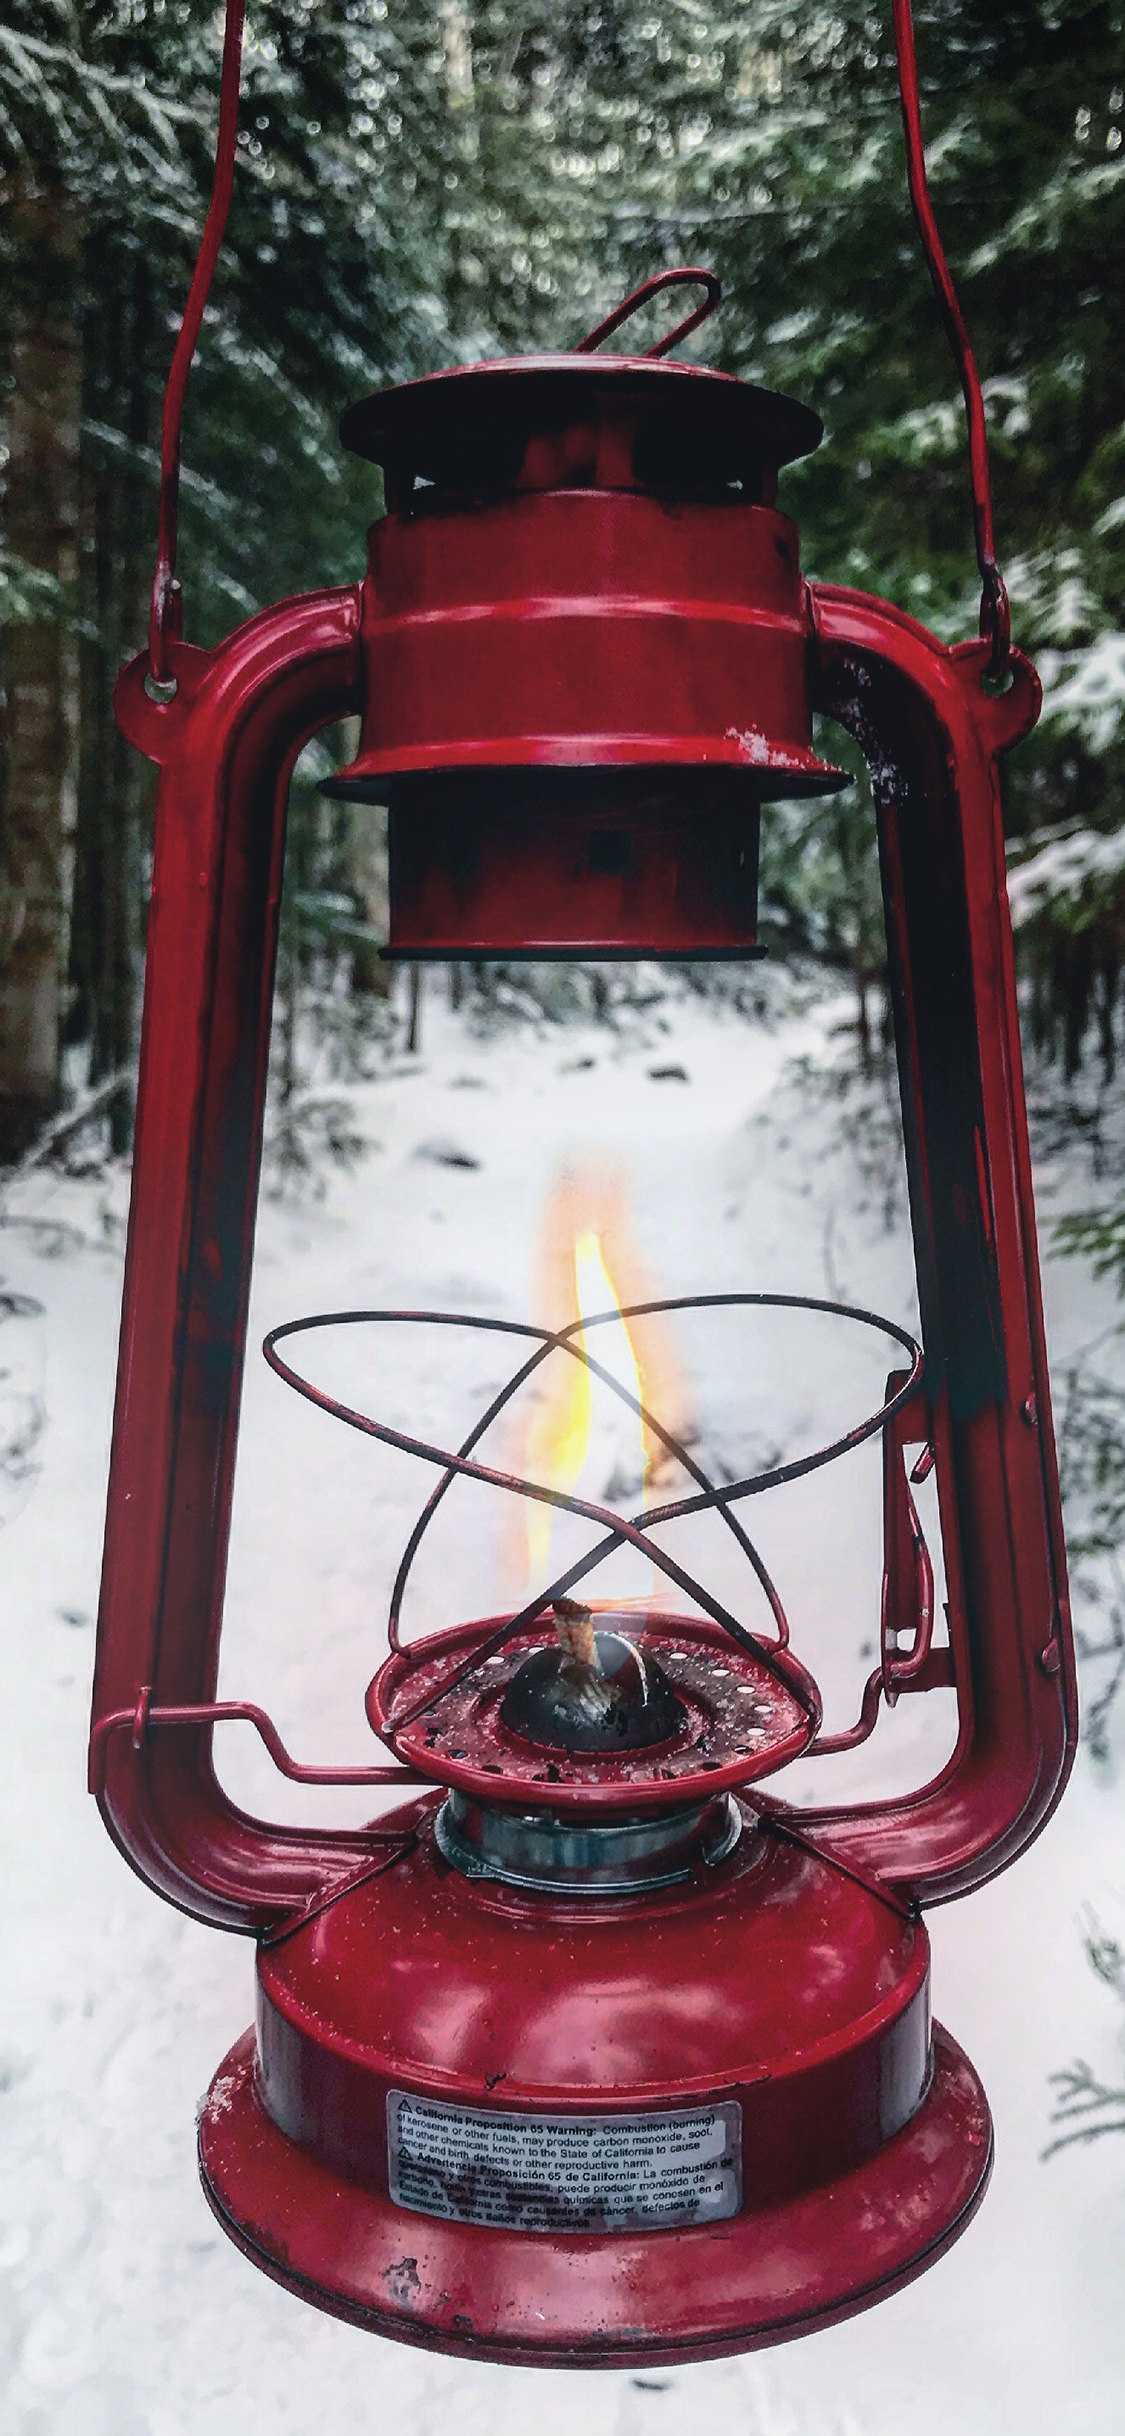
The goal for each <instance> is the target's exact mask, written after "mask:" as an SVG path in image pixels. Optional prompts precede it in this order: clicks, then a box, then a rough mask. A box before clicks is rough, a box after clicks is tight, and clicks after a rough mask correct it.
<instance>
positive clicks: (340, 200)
mask: <svg viewBox="0 0 1125 2436" xmlns="http://www.w3.org/2000/svg"><path fill="white" fill-rule="evenodd" d="M916 15H917V22H918V55H919V64H920V69H921V76H922V87H923V110H924V118H925V126H926V133H927V139H928V146H929V155H930V168H931V177H932V183H933V190H934V198H935V203H936V207H937V210H938V213H939V217H940V220H941V224H942V228H943V232H944V235H945V238H946V242H947V245H948V249H949V253H950V258H951V262H952V264H953V268H954V271H955V274H956V276H957V279H958V281H959V284H960V287H961V291H962V295H963V298H964V302H965V307H966V311H967V316H968V319H969V323H970V327H971V329H972V331H973V335H974V340H975V343H976V347H977V353H978V357H979V360H980V363H981V367H982V371H983V372H984V375H985V378H986V385H987V395H988V404H989V416H990V423H991V428H992V435H993V448H994V455H995V479H996V492H997V524H998V538H999V543H1000V549H1001V557H1002V561H1003V563H1004V564H1005V567H1006V570H1007V573H1008V576H1009V581H1010V584H1011V590H1012V596H1013V607H1014V618H1015V630H1016V634H1017V638H1018V639H1019V640H1020V641H1021V642H1023V643H1025V644H1026V645H1028V646H1029V647H1030V648H1032V649H1033V650H1034V651H1035V652H1037V654H1038V656H1039V658H1040V661H1041V665H1042V667H1043V671H1044V675H1045V678H1046V681H1047V711H1046V717H1045V719H1044V722H1043V724H1042V726H1041V727H1040V729H1039V730H1038V731H1037V734H1036V735H1035V736H1034V737H1033V738H1032V739H1031V740H1030V741H1029V743H1028V744H1027V745H1025V746H1024V747H1023V748H1021V752H1020V754H1019V756H1017V758H1016V762H1015V765H1014V767H1013V772H1012V783H1011V813H1010V817H1011V828H1012V836H1013V848H1014V853H1015V855H1016V857H1017V860H1018V872H1017V887H1016V899H1015V901H1016V908H1017V915H1018V918H1019V920H1020V922H1021V925H1022V937H1023V947H1024V957H1025V964H1026V969H1027V971H1028V972H1029V974H1030V975H1031V976H1032V978H1033V983H1034V992H1033V1015H1034V1021H1035V1024H1036V1027H1037V1034H1038V1038H1039V1040H1040V1042H1041V1044H1042V1045H1043V1047H1044V1048H1045V1050H1047V1051H1048V1052H1049V1053H1050V1054H1056V1053H1057V1054H1059V1055H1060V1056H1061V1058H1062V1060H1063V1064H1064V1067H1065V1068H1066V1070H1068V1071H1074V1070H1075V1069H1076V1066H1077V1063H1078V1061H1079V1060H1080V1059H1081V1057H1082V1056H1083V1055H1085V1054H1086V1053H1087V1048H1088V1030H1089V1024H1090V1021H1091V1019H1092V1018H1093V1019H1095V1021H1096V1028H1097V1044H1098V1046H1099V1048H1100V1052H1101V1055H1102V1057H1103V1059H1104V1060H1107V1061H1109V1062H1111V1061H1112V1057H1113V1055H1114V1053H1115V1044H1116V1036H1117V1030H1118V1027H1119V1020H1120V979H1121V969H1122V958H1121V945H1122V926H1123V923H1125V879H1123V872H1125V852H1122V851H1121V849H1120V836H1121V834H1122V831H1123V829H1125V807H1123V805H1122V801H1121V793H1122V773H1123V768H1125V748H1123V742H1122V720H1123V705H1125V607H1123V603H1122V581H1121V574H1120V548H1119V542H1120V535H1121V532H1122V530H1123V529H1125V497H1123V493H1125V371H1123V368H1122V358H1121V353H1120V348H1119V346H1118V345H1117V344H1116V343H1115V333H1116V331H1117V330H1118V329H1119V327H1120V325H1121V318H1122V302H1123V299H1122V294H1121V285H1122V265H1123V264H1125V242H1123V238H1125V227H1123V219H1125V212H1123V195H1125V167H1123V161H1122V128H1123V125H1125V117H1123V94H1122V84H1123V82H1125V40H1123V36H1125V23H1123V18H1125V8H1123V5H1122V0H1019V4H1018V5H1017V4H1016V0H919V6H918V8H917V11H916ZM220 44H221V15H220V12H218V11H217V10H216V9H215V7H214V6H213V4H212V0H208V5H206V6H204V5H202V0H10V5H9V8H8V10H7V12H6V24H5V27H4V29H3V30H2V31H0V162H2V166H3V174H4V179H5V191H6V197H7V210H6V212H5V215H4V225H3V231H2V234H0V246H2V249H3V266H4V269H5V272H6V274H7V277H6V295H7V302H6V304H5V306H4V308H3V312H2V315H0V364H2V366H3V367H6V373H7V378H8V380H9V382H10V378H11V370H12V363H13V355H14V352H15V351H16V350H17V348H18V345H19V340H20V330H21V326H22V324H23V323H24V322H26V320H27V319H28V317H29V316H34V314H35V313H36V312H37V311H39V310H41V309H42V293H41V283H42V277H43V265H42V259H41V258H39V259H36V257H35V250H34V247H33V246H31V245H30V244H29V242H28V236H27V213H26V209H21V208H20V206H21V199H22V201H23V202H24V203H26V198H27V197H28V195H30V196H31V197H33V198H34V197H35V196H36V195H37V194H40V193H42V192H44V191H47V190H51V191H55V190H58V191H61V192H62V193H63V195H64V197H65V204H66V209H67V211H68V213H69V214H70V217H71V225H72V227H73V229H74V230H75V231H76V233H77V236H76V245H75V248H74V250H73V253H72V254H71V256H69V257H68V259H67V261H66V262H65V263H64V264H62V265H61V266H60V268H59V274H58V276H59V279H60V281H61V282H62V286H63V288H64V289H65V291H66V293H65V294H63V295H62V296H61V302H62V304H63V306H64V307H65V308H66V310H68V311H69V312H70V314H71V316H72V318H73V322H74V326H75V330H76V334H77V340H78V343H79V345H80V349H81V360H82V381H83V422H82V432H81V443H80V466H79V473H80V486H81V488H80V510H79V546H78V553H77V564H76V569H75V572H74V578H73V581H68V580H66V579H65V577H64V578H60V577H59V576H58V574H57V572H54V571H52V569H51V568H49V567H46V566H44V565H37V564H35V563H33V561H32V560H31V559H30V558H29V557H28V556H27V554H26V552H25V553H24V554H23V555H22V556H21V555H20V554H19V553H18V552H17V553H14V554H13V551H12V549H11V546H10V537H9V546H8V548H7V550H6V553H5V554H3V555H0V598H2V600H3V602H4V603H5V604H6V608H7V614H8V617H9V620H21V619H22V620H24V621H27V620H29V619H31V620H33V621H39V622H49V621H51V620H55V621H57V620H59V619H62V620H64V621H69V624H70V628H71V631H72V632H73V634H74V636H75V638H76V649H77V659H78V669H79V678H78V690H79V747H78V768H77V788H78V815H77V837H76V860H75V881H74V889H73V902H72V905H71V907H70V909H69V911H70V921H69V931H70V937H71V943H72V944H71V951H70V952H71V998H70V1008H69V1016H68V1028H69V1035H70V1037H71V1038H72V1039H73V1040H75V1041H86V1042H88V1043H89V1044H90V1049H91V1076H92V1079H94V1080H96V1079H97V1077H98V1075H99V1074H101V1073H105V1072H109V1071H111V1070H113V1069H115V1068H116V1066H118V1065H119V1064H121V1063H122V1062H125V1061H126V1060H127V1057H128V1053H129V1049H130V1045H131V1041H132V1037H133V1032H134V1030H135V1020H136V978H137V970H138V964H139V949H140V940H141V925H142V918H143V917H142V905H143V895H144V883H145V843H144V841H145V835H146V822H145V802H146V795H145V782H144V776H143V773H139V772H138V771H137V770H136V768H135V767H134V766H133V765H132V760H131V757H130V756H127V755H125V754H123V753H122V751H121V749H120V748H119V747H118V745H117V744H116V743H115V741H114V738H113V734H112V730H111V727H110V724H109V717H108V701H109V694H110V689H111V683H112V677H113V674H114V672H115V669H116V667H117V665H119V663H120V661H121V660H122V659H123V658H124V657H125V656H126V655H127V653H128V651H129V650H130V649H131V648H134V647H135V646H136V644H137V642H138V641H139V639H140V637H141V635H142V634H143V628H144V614H145V598H146V593H147V587H148V583H149V580H150V566H151V551H152V535H153V527H154V522H155V483H156V466H157V450H158V437H159V407H160V395H161V390H162V385H163V379H164V375H165V372H166V369H167V361H168V356H169V353H170V347H171V341H172V336H173V333H174V328H175V324H176V319H177V316H178V313H179V311H180V309H181V308H182V302H183V298H184V295H185V293H186V287H187V281H188V277H189V275H190V267H191V262H192V259H193V255H194V250H195V246H196V243H197V240H198V234H199V230H200V227H201V224H202V218H203V214H204V211H205V208H206V198H207V193H208V189H209V181H210V169H211V158H212V147H213V140H214V124H215V115H216V108H217V92H218V64H219V49H220ZM684 260H687V261H692V260H701V261H706V262H708V263H711V264H713V265H714V267H715V268H716V269H717V270H718V271H719V272H720V274H721V276H722V278H723V281H724V286H725V290H726V303H725V305H724V308H723V312H722V314H721V315H720V316H719V318H718V320H717V321H713V322H711V323H710V324H709V325H708V326H707V329H706V330H705V331H704V332H703V333H701V341H700V343H701V346H702V349H703V351H704V352H705V353H707V354H709V355H710V356H711V358H712V359H713V360H715V361H717V362H718V363H720V364H721V365H722V366H724V368H727V369H730V370H732V371H737V372H739V373H742V374H744V375H746V376H748V377H751V378H754V379H759V380H762V381H765V382H766V383H768V384H770V385H772V386H778V387H782V388H786V389H790V390H793V391H795V392H797V393H798V394H800V395H803V396H805V397H807V398H808V399H809V400H810V402H811V403H813V404H814V405H816V406H817V408H818V409H819V411H820V412H821V413H822V414H823V416H824V418H825V422H826V426H827V430H826V439H825V443H824V446H823V448H822V449H821V450H820V451H819V452H818V454H817V456H816V457H814V458H813V459H812V460H810V461H808V462H807V463H806V464H804V465H802V466H800V467H797V468H795V469H793V470H792V472H791V473H790V475H789V476H788V477H787V483H786V490H785V493H784V504H786V505H787V506H788V507H789V508H790V509H791V511H792V512H793V513H794V514H795V515H796V516H797V517H798V520H799V521H800V523H801V526H802V531H803V537H804V557H805V564H806V566H807V568H808V571H809V572H810V574H813V575H816V576H819V577H823V578H828V579H831V580H835V581H843V582H849V583H854V584H858V585H862V586H864V587H868V588H871V589H874V590H878V591H882V592H885V593H887V594H888V595H889V596H890V597H891V598H893V599H895V600H897V601H899V602H900V603H901V604H902V605H903V606H905V607H907V608H909V609H911V610H912V611H913V612H914V613H915V614H917V615H919V616H920V617H922V618H924V619H925V620H926V622H927V623H929V624H931V625H933V626H935V627H936V628H937V630H938V631H939V632H941V633H943V634H948V635H950V636H953V635H958V634H964V633H969V632H971V631H973V628H974V625H975V614H976V578H975V570H974V567H973V561H972V551H971V526H970V517H969V502H968V486H967V469H966V450H965V440H964V426H963V415H962V408H961V402H960V397H959V393H958V391H957V386H956V381H955V376H954V373H953V368H952V365H951V363H950V360H949V357H948V352H947V349H946V344H945V340H944V336H943V333H942V330H941V327H940V323H939V320H938V316H937V313H936V310H935V308H934V305H933V300H932V297H931V295H930V292H929V287H928V283H927V280H926V274H925V271H924V267H923V264H922V261H921V257H920V253H919V249H918V245H917V241H916V237H915V233H914V229H913V223H912V220H911V216H910V210H909V204H908V200H907V195H906V185H905V176H904V168H903V154H902V139H901V129H900V123H899V116H898V107H897V96H896V88H895V75H894V62H893V50H892V44H891V38H890V9H889V5H888V0H837V4H836V5H834V6H832V7H831V8H828V7H825V6H821V5H810V6H808V7H805V8H802V7H799V6H797V5H795V0H747V4H746V5H745V6H743V7H741V8H738V9H735V8H732V7H731V6H730V5H729V0H651V4H650V5H645V0H554V4H553V5H552V6H551V7H550V8H548V7H546V6H545V5H542V4H541V0H520V5H516V0H349V4H348V5H345V6H342V7H340V8H338V9H334V10H331V11H329V10H326V9H325V8H324V7H323V6H322V5H319V4H318V0H253V4H252V5H251V8H250V11H249V17H248V26H247V45H246V60H245V70H244V79H243V99H242V109H241V132H240V147H239V174H238V176H237V178H236V182H235V196H234V202H233V206H232V210H231V214H230V221H229V227H228V238H227V245H226V248H225V251H224V256H223V259H222V262H221V264H220V268H219V273H218V277H217V279H216V283H215V287H214V291H213V297H212V302H211V305H210V307H209V311H208V317H207V320H206V323H205V326H204V330H203V334H202V338H201V342H200V347H199V351H198V360H197V364H196V366H195V369H194V371H193V377H192V382H191V385H190V388H189V393H188V405H187V418H186V428H185V461H186V462H185V476H184V496H183V518H182V540H181V562H182V568H183V573H184V580H185V586H186V594H187V610H188V631H189V633H190V634H192V635H193V636H194V637H195V638H196V639H198V640H200V641H203V642H207V641H210V640H213V639H214V638H216V637H217V636H218V635H219V634H220V633H221V632H223V631H224V630H226V629H227V628H228V627H229V626H230V625H231V624H232V623H237V622H238V620H239V619H240V618H242V617H243V616H245V615H247V614H248V613H249V612H250V611H251V610H252V609H253V608H254V607H255V606H257V605H258V604H259V603H261V602H263V601H265V600H268V599H271V598H276V597H278V595H279V594H281V593H284V592H285V591H287V590H300V589H304V588H306V587H308V586H310V585H313V584H318V583H324V582H333V581H340V580H345V579H349V578H352V577H354V575H355V574H356V573H357V572H358V569H359V566H360V563H361V553H362V533H363V528H364V525H365V523H366V522H367V521H368V520H369V518H370V516H371V515H372V514H374V513H376V512H377V511H378V506H379V487H378V477H377V475H376V474H375V473H374V472H373V470H372V469H371V468H370V467H366V466H361V465H358V464H356V463H355V462H354V461H352V460H349V459H348V458H346V457H344V455H343V454H342V452H341V451H340V449H339V447H338V444H337V441H336V437H335V423H336V419H337V416H338V414H339V411H340V409H341V408H342V407H343V405H344V404H346V403H347V402H348V401H349V400H351V399H352V398H354V397H356V396H357V395H362V394H363V393H364V391H366V390H367V389H369V388H371V387H374V386H376V385H377V384H379V383H381V382H384V381H387V380H395V379H399V378H402V377H404V376H406V375H409V374H411V373H417V372H420V371H423V370H426V369H429V368H431V367H433V366H435V365H437V364H440V363H443V362H449V361H452V360H457V359H459V358H462V359H467V358H471V357H473V356H475V355H478V354H481V353H489V352H513V351H516V350H518V349H523V348H526V347H528V346H535V345H565V344H568V343H573V341H574V339H575V337H576V336H577V335H579V334H580V333H581V331H582V330H583V329H584V328H586V327H588V326H589V325H590V324H591V323H592V322H593V321H594V320H596V319H597V318H599V317H600V315H601V314H602V313H604V311H605V310H606V309H607V308H608V306H609V305H610V304H611V303H612V302H614V301H615V300H616V298H617V297H618V296H619V295H620V294H621V293H622V292H623V291H624V290H625V289H626V288H627V287H628V286H629V285H632V284H635V283H636V281H638V280H639V279H640V278H641V277H643V276H644V275H646V274H647V273H648V272H649V271H651V270H653V269H655V268H659V267H661V266H662V265H663V264H665V263H668V262H674V261H684ZM37 282H38V283H39V289H38V292H37V285H36V283H37ZM59 302H60V296H58V295H56V297H55V299H54V303H55V304H56V306H57V305H58V304H59ZM667 311H668V307H667V306H665V305H660V306H657V307H654V308H651V309H650V313H649V316H648V317H647V320H646V321H645V322H639V323H638V324H637V325H636V338H637V343H639V344H643V343H645V338H646V332H647V335H648V336H652V335H654V334H655V331H656V329H657V327H659V326H667V325H666V318H664V317H666V315H667ZM869 820H870V815H869V809H868V807H867V806H866V804H865V801H864V798H863V791H862V789H859V790H856V791H855V792H854V793H853V796H852V797H851V798H850V799H848V800H846V801H844V802H843V803H842V804H840V803H838V804H836V805H828V806H818V807H816V808H814V809H812V810H810V809H809V808H808V807H802V808H801V809H800V810H799V811H797V810H794V811H792V812H790V811H781V812H778V813H776V814H773V815H771V816H770V818H769V819H768V821H767V834H766V839H765V866H764V872H765V881H766V893H767V899H768V903H769V907H770V909H771V913H772V916H773V937H774V940H775V943H776V944H777V945H778V946H783V945H784V944H785V942H786V941H789V942H791V943H792V944H794V945H797V946H800V947H804V948H811V949H813V950H814V951H815V952H816V953H818V954H820V955H822V956H824V957H827V958H829V959H830V960H832V961H834V962H836V963H837V964H838V965H840V966H841V967H843V968H846V969H849V970H851V971H852V972H853V973H854V976H855V980H856V986H857V992H858V994H859V998H860V1003H861V1006H866V1003H867V996H868V992H869V991H870V989H871V987H872V985H874V984H877V982H878V980H879V976H880V959H881V948H880V943H879V942H880V922H879V916H878V906H877V903H876V900H875V896H874V892H873V887H872V874H871V862H870V850H869V849H870V829H869ZM339 862H340V846H339V841H338V840H337V841H336V842H335V844H333V845H332V847H331V849H330V850H327V863H326V867H325V873H323V874H321V875H319V876H318V875H317V874H315V873H314V874H313V875H312V877H311V879H309V880H308V884H307V887H306V894H307V893H308V888H310V887H311V888H312V890H313V893H316V891H317V890H318V889H319V891H320V893H321V894H322V895H332V894H337V895H338V894H339V893H340V886H339ZM328 865H332V867H333V870H334V871H335V877H333V876H332V871H330V870H329V869H328ZM344 893H345V894H347V890H346V889H345V892H344ZM352 893H353V895H354V893H355V892H354V891H353V892H352ZM357 905H358V900H357ZM353 910H355V909H353ZM359 910H360V912H361V910H362V909H359ZM349 918H350V917H349Z"/></svg>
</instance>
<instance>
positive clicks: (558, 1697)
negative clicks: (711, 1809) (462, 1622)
mask: <svg viewBox="0 0 1125 2436" xmlns="http://www.w3.org/2000/svg"><path fill="white" fill-rule="evenodd" d="M553 1613H554V1617H555V1627H556V1632H557V1635H558V1639H557V1643H556V1645H555V1647H553V1648H552V1647H550V1646H547V1647H545V1648H542V1649H536V1650H533V1651H532V1652H531V1655H530V1656H529V1657H527V1658H525V1659H524V1661H523V1664H522V1666H520V1667H519V1668H518V1669H517V1671H516V1673H515V1674H514V1675H513V1677H512V1680H511V1683H510V1684H509V1686H508V1689H507V1692H506V1693H505V1696H504V1701H503V1704H502V1707H501V1711H500V1715H501V1719H502V1721H503V1723H504V1725H505V1726H507V1728H508V1731H509V1733H512V1734H518V1735H519V1736H520V1737H521V1739H522V1740H523V1741H525V1742H532V1743H538V1744H540V1745H542V1747H543V1748H544V1749H546V1750H550V1751H587V1752H606V1753H610V1752H614V1751H642V1750H646V1749H648V1747H649V1746H650V1745H651V1744H654V1743H662V1742H668V1741H670V1740H671V1738H672V1736H673V1735H675V1734H678V1733H680V1732H681V1731H682V1729H683V1727H684V1726H685V1724H686V1723H687V1718H686V1712H685V1710H684V1708H683V1706H682V1704H681V1702H680V1701H679V1700H678V1699H677V1697H676V1694H675V1692H674V1691H673V1689H672V1686H671V1684H670V1682H669V1680H668V1677H667V1675H666V1674H665V1672H664V1669H663V1667H662V1666H661V1665H660V1664H659V1663H658V1661H657V1660H656V1659H655V1658H654V1657H651V1656H648V1655H646V1654H645V1653H644V1652H643V1651H642V1650H641V1649H639V1648H638V1646H637V1644H636V1643H635V1642H634V1641H630V1640H628V1639H627V1638H626V1636H625V1635H624V1634H623V1633H619V1632H598V1631H596V1629H595V1626H594V1622H593V1617H592V1615H591V1612H590V1609H589V1608H588V1607H582V1606H580V1605H579V1604H578V1602H577V1600H575V1599H556V1601H555V1603H554V1609H553Z"/></svg>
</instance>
